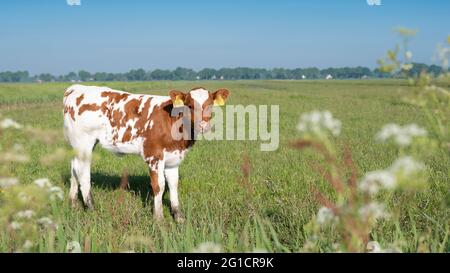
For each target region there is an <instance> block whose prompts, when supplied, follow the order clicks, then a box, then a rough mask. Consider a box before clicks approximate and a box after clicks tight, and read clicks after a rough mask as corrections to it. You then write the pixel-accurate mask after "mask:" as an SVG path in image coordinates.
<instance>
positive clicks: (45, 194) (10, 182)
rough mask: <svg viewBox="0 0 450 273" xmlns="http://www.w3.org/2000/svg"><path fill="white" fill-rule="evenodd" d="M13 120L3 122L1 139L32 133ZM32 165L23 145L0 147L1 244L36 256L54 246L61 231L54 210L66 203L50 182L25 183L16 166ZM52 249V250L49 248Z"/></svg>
mask: <svg viewBox="0 0 450 273" xmlns="http://www.w3.org/2000/svg"><path fill="white" fill-rule="evenodd" d="M24 128H25V127H24V126H23V125H21V124H19V123H18V122H16V121H14V120H12V119H8V118H6V119H2V120H0V135H1V136H2V137H3V136H5V135H8V133H7V132H6V131H7V130H31V128H28V129H24ZM29 161H30V157H29V156H28V155H27V153H26V152H25V149H24V148H23V146H22V145H20V144H17V143H16V144H12V145H10V147H8V148H7V149H3V147H2V146H0V163H1V165H0V166H1V169H0V244H2V245H4V246H7V247H8V249H9V250H10V251H13V252H33V251H38V250H39V249H41V247H42V245H43V244H45V243H50V242H52V241H53V240H52V238H53V237H54V236H55V232H56V230H57V229H58V224H57V219H56V217H55V213H54V208H55V206H56V205H59V203H60V202H61V200H63V199H64V192H63V190H62V189H61V188H60V187H58V186H55V185H53V184H52V183H51V182H50V180H49V179H47V178H41V179H36V180H35V181H34V182H33V183H27V184H25V183H21V181H20V179H19V178H17V177H15V176H14V174H13V173H12V172H11V169H13V168H12V166H15V165H16V164H23V163H26V162H29ZM47 249H48V250H49V249H52V246H49V247H48V248H47Z"/></svg>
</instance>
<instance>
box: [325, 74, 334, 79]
mask: <svg viewBox="0 0 450 273" xmlns="http://www.w3.org/2000/svg"><path fill="white" fill-rule="evenodd" d="M325 79H326V80H332V79H333V76H331V74H328V75H327V76H326V77H325Z"/></svg>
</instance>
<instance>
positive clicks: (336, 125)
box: [297, 111, 341, 136]
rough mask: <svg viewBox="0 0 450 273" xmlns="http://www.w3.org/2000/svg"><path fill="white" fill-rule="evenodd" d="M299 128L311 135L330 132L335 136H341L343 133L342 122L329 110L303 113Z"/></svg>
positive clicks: (322, 134)
mask: <svg viewBox="0 0 450 273" xmlns="http://www.w3.org/2000/svg"><path fill="white" fill-rule="evenodd" d="M297 129H298V130H299V131H300V132H301V133H304V134H309V135H311V136H325V135H326V134H328V133H330V134H331V135H333V136H339V134H340V133H341V122H340V121H339V120H337V119H335V118H333V115H332V114H331V113H330V112H329V111H324V112H319V111H313V112H311V113H306V114H303V115H302V116H301V117H300V122H299V123H298V125H297Z"/></svg>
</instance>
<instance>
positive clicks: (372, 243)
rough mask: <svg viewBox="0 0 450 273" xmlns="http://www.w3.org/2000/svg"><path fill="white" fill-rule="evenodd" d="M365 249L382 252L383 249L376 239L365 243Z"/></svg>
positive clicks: (369, 251) (370, 251) (371, 251)
mask: <svg viewBox="0 0 450 273" xmlns="http://www.w3.org/2000/svg"><path fill="white" fill-rule="evenodd" d="M366 250H367V252H368V253H382V252H383V249H382V248H381V246H380V244H379V243H378V242H377V241H370V242H368V243H367V246H366Z"/></svg>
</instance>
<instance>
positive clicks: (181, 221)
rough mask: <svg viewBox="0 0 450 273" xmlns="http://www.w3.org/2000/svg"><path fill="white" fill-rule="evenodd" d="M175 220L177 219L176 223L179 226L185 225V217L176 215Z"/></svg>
mask: <svg viewBox="0 0 450 273" xmlns="http://www.w3.org/2000/svg"><path fill="white" fill-rule="evenodd" d="M174 218H175V222H176V223H177V224H184V221H185V219H184V217H183V215H181V214H177V215H175V217H174Z"/></svg>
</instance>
